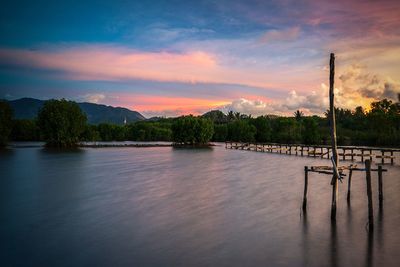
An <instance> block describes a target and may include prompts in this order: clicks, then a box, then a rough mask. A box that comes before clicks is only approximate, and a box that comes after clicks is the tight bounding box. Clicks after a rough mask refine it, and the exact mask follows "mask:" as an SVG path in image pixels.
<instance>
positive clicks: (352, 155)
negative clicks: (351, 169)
mask: <svg viewBox="0 0 400 267" xmlns="http://www.w3.org/2000/svg"><path fill="white" fill-rule="evenodd" d="M351 161H354V149H353V148H352V149H351Z"/></svg>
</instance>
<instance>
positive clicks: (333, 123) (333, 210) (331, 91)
mask: <svg viewBox="0 0 400 267" xmlns="http://www.w3.org/2000/svg"><path fill="white" fill-rule="evenodd" d="M334 81H335V54H333V53H331V57H330V61H329V115H330V116H329V117H330V118H329V119H330V124H331V125H330V126H331V129H330V130H331V143H332V158H333V162H334V163H335V166H334V168H337V166H338V154H337V144H336V120H335V97H334V96H335V95H334ZM337 173H338V172H337V171H334V172H333V178H332V181H331V184H332V206H331V220H332V221H335V220H336V200H337V197H338V178H339V177H337V175H336V174H337Z"/></svg>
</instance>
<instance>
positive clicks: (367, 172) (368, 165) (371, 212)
mask: <svg viewBox="0 0 400 267" xmlns="http://www.w3.org/2000/svg"><path fill="white" fill-rule="evenodd" d="M365 178H366V182H367V197H368V222H369V229H370V230H373V229H374V207H373V204H372V186H371V161H370V160H368V159H367V160H366V161H365Z"/></svg>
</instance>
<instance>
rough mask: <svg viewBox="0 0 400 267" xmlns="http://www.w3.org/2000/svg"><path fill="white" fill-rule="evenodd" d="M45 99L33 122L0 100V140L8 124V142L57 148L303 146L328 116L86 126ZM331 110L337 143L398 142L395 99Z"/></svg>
mask: <svg viewBox="0 0 400 267" xmlns="http://www.w3.org/2000/svg"><path fill="white" fill-rule="evenodd" d="M49 103H51V104H48V105H47V106H46V108H43V109H42V110H41V113H40V114H39V120H38V121H37V123H36V121H35V120H15V121H14V123H12V120H11V119H10V118H11V115H10V114H11V112H10V109H9V107H8V105H7V104H5V102H1V103H0V109H1V122H2V123H1V125H0V128H1V132H0V135H1V140H2V144H3V145H4V144H5V143H6V141H4V140H8V139H7V138H6V137H5V136H8V135H9V131H10V129H11V127H12V134H11V138H12V140H19V141H30V140H32V141H33V140H41V139H44V140H46V141H48V142H49V144H50V145H52V144H53V145H57V146H67V145H72V144H74V143H76V142H77V140H86V141H123V140H130V141H174V142H176V143H181V144H205V143H207V142H208V141H209V140H213V141H221V142H223V141H242V142H275V143H306V144H329V142H330V138H329V120H328V119H327V118H326V117H319V116H312V117H310V116H305V115H304V114H303V113H302V112H301V111H299V110H298V111H296V112H295V113H294V115H295V116H294V117H279V116H273V115H269V116H259V117H257V118H252V117H251V116H247V115H245V114H241V113H239V112H236V113H235V112H232V111H230V112H229V113H228V114H227V115H225V114H223V113H222V112H220V111H210V112H208V113H206V114H204V115H203V116H198V117H195V116H184V117H179V118H157V120H154V119H153V120H146V121H138V122H135V123H131V124H128V125H124V126H120V125H114V124H106V123H103V124H99V125H86V124H85V122H84V121H83V117H82V116H84V115H83V114H82V113H81V111H80V110H79V111H78V110H77V109H76V106H75V105H74V103H71V102H68V101H65V100H61V101H56V100H52V101H49ZM72 106H74V107H72ZM67 107H68V108H67ZM45 111H46V112H45ZM335 113H336V123H337V125H336V126H337V140H338V144H339V145H368V146H397V147H398V146H400V101H399V102H393V101H391V100H387V99H383V100H381V101H376V102H373V103H372V104H371V108H370V109H369V110H364V109H363V108H362V107H356V108H355V109H354V110H349V109H341V108H337V109H336V112H335ZM5 118H6V119H5ZM3 121H5V123H4V122H3ZM10 121H11V122H10ZM7 125H8V126H7ZM12 125H14V126H12ZM77 125H79V126H77ZM82 125H83V126H82ZM38 128H40V131H38ZM3 129H6V130H3ZM7 129H8V130H7ZM75 129H78V130H77V131H76V130H75ZM7 131H8V132H7ZM71 131H73V133H71ZM77 132H79V134H78V135H77V134H76V133H77ZM61 140H62V141H61Z"/></svg>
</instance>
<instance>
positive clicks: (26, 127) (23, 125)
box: [11, 120, 40, 141]
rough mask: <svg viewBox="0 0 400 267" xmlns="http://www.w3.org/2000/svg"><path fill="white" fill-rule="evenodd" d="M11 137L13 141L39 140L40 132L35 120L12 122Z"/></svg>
mask: <svg viewBox="0 0 400 267" xmlns="http://www.w3.org/2000/svg"><path fill="white" fill-rule="evenodd" d="M11 136H12V140H14V141H36V140H40V132H39V127H38V126H37V123H36V120H14V127H13V129H12V133H11Z"/></svg>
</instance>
